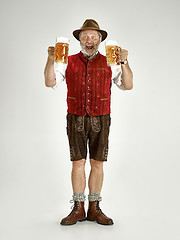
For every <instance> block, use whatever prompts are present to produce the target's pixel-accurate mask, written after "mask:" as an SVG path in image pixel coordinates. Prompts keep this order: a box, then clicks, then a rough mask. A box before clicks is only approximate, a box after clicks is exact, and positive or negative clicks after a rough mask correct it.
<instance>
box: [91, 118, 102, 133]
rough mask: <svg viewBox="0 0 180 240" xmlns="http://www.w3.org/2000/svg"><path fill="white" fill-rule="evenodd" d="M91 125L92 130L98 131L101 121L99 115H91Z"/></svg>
mask: <svg viewBox="0 0 180 240" xmlns="http://www.w3.org/2000/svg"><path fill="white" fill-rule="evenodd" d="M91 126H92V130H93V131H94V132H99V131H100V130H101V121H100V118H99V117H91Z"/></svg>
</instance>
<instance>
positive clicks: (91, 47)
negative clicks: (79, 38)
mask: <svg viewBox="0 0 180 240" xmlns="http://www.w3.org/2000/svg"><path fill="white" fill-rule="evenodd" d="M99 44H100V42H98V43H97V44H96V45H95V44H93V43H86V44H82V43H80V45H81V49H82V51H83V52H84V53H85V54H86V55H87V56H88V57H90V56H92V55H93V54H94V53H95V52H96V51H97V50H98V48H99Z"/></svg>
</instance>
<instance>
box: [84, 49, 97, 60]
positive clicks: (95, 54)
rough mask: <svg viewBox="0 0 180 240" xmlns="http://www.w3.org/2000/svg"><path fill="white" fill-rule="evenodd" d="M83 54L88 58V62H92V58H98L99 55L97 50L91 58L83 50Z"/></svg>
mask: <svg viewBox="0 0 180 240" xmlns="http://www.w3.org/2000/svg"><path fill="white" fill-rule="evenodd" d="M81 52H82V54H83V55H84V57H86V58H88V60H91V59H92V58H94V57H96V56H97V55H98V53H99V51H98V50H97V51H96V52H95V53H93V55H91V56H90V57H89V56H88V55H87V54H86V53H85V52H83V50H81Z"/></svg>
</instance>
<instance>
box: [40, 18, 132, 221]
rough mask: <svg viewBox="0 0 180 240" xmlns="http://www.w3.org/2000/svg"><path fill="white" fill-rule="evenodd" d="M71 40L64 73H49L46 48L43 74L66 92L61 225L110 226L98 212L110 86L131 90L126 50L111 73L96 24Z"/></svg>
mask: <svg viewBox="0 0 180 240" xmlns="http://www.w3.org/2000/svg"><path fill="white" fill-rule="evenodd" d="M73 35H74V37H75V38H76V39H77V40H78V41H80V45H81V49H82V50H81V52H80V53H78V54H75V55H72V56H69V57H68V64H67V66H66V67H67V68H66V69H63V68H62V69H60V68H59V69H55V71H54V47H49V48H48V59H47V63H46V67H45V71H44V75H45V84H46V86H47V87H53V88H55V87H56V86H57V84H58V83H59V82H60V80H61V79H62V78H63V79H66V83H67V90H68V93H67V104H68V110H67V112H68V113H67V135H68V139H69V146H70V156H71V161H72V175H71V180H72V188H73V201H74V207H73V210H72V211H71V213H70V214H69V215H68V216H67V217H65V218H64V219H62V221H61V225H72V224H75V223H77V221H83V220H89V221H96V222H97V223H99V224H103V225H112V224H113V220H112V219H111V218H109V217H107V216H106V215H105V214H104V213H103V212H102V210H101V209H100V207H99V202H100V201H101V196H100V193H101V189H102V184H103V162H104V161H107V154H108V135H109V127H110V98H111V96H110V94H111V82H112V81H113V82H114V83H115V84H116V85H117V86H118V87H119V88H121V89H124V90H130V89H132V87H133V74H132V71H131V69H130V67H129V64H128V62H127V56H128V51H127V50H125V49H121V50H120V57H121V65H119V66H117V67H114V68H111V67H109V66H107V62H106V57H105V56H103V55H101V54H100V53H99V52H98V47H99V44H100V43H101V42H102V41H104V40H105V39H106V37H107V32H106V31H104V30H101V29H100V27H99V25H98V23H97V22H96V21H95V20H93V19H87V20H86V21H85V22H84V24H83V26H82V27H81V28H80V29H78V30H75V31H74V32H73ZM63 66H64V65H63ZM87 144H88V147H89V155H90V165H91V171H90V175H89V179H88V187H89V195H88V200H89V207H88V211H87V216H86V213H85V209H84V201H85V195H84V192H85V187H86V176H85V163H86V155H87Z"/></svg>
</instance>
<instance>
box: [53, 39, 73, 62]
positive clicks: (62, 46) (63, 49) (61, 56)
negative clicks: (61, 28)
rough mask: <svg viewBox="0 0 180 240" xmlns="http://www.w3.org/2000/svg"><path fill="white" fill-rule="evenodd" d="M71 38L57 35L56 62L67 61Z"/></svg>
mask: <svg viewBox="0 0 180 240" xmlns="http://www.w3.org/2000/svg"><path fill="white" fill-rule="evenodd" d="M69 42H70V40H69V39H68V38H65V37H57V39H56V46H55V62H56V63H59V62H61V63H65V64H66V63H67V61H68V53H69Z"/></svg>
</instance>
